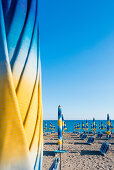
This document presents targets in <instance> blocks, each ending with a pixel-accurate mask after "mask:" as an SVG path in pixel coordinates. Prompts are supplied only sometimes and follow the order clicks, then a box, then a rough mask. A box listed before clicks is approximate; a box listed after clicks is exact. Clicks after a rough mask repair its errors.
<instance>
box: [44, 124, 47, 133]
mask: <svg viewBox="0 0 114 170" xmlns="http://www.w3.org/2000/svg"><path fill="white" fill-rule="evenodd" d="M46 130H47V122H45V125H44V132H45V131H46Z"/></svg>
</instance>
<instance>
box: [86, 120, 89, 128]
mask: <svg viewBox="0 0 114 170" xmlns="http://www.w3.org/2000/svg"><path fill="white" fill-rule="evenodd" d="M88 129H89V127H88V122H87V120H86V130H88Z"/></svg>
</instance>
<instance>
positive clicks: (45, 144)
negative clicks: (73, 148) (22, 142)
mask: <svg viewBox="0 0 114 170" xmlns="http://www.w3.org/2000/svg"><path fill="white" fill-rule="evenodd" d="M44 145H58V143H45V144H44Z"/></svg>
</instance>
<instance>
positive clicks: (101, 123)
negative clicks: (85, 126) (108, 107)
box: [101, 122, 104, 130]
mask: <svg viewBox="0 0 114 170" xmlns="http://www.w3.org/2000/svg"><path fill="white" fill-rule="evenodd" d="M103 129H104V128H103V122H101V130H103Z"/></svg>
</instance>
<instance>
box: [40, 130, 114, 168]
mask: <svg viewBox="0 0 114 170" xmlns="http://www.w3.org/2000/svg"><path fill="white" fill-rule="evenodd" d="M57 139H58V138H57V133H55V134H51V135H48V136H44V148H43V149H44V151H43V170H48V169H49V168H50V166H51V164H52V163H53V161H54V159H55V157H59V154H56V155H54V153H53V152H52V151H54V150H57V149H58V144H57ZM64 139H67V140H65V141H64V144H63V149H64V150H67V153H64V154H62V156H61V157H62V164H61V166H62V168H61V169H62V170H87V169H88V170H89V169H92V170H96V169H100V170H102V169H105V170H113V169H114V134H113V136H112V139H110V140H105V135H104V136H103V137H102V138H101V139H96V135H95V141H94V143H93V144H92V145H88V144H87V139H85V140H81V139H80V137H79V136H76V134H73V133H66V134H65V135H64ZM104 141H107V142H109V143H111V146H110V148H109V151H108V152H107V154H106V155H105V156H102V155H101V153H100V151H99V149H100V147H101V144H102V142H104Z"/></svg>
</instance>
